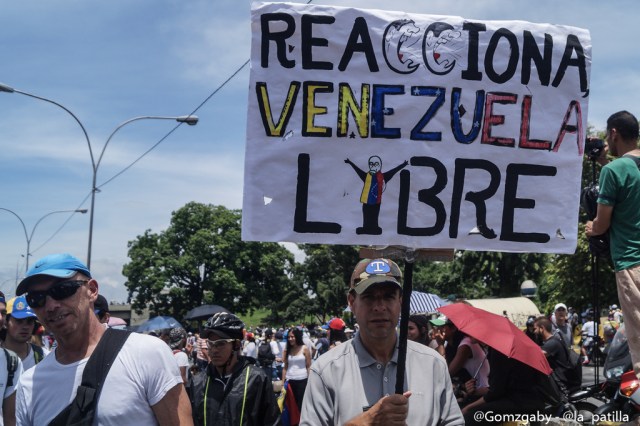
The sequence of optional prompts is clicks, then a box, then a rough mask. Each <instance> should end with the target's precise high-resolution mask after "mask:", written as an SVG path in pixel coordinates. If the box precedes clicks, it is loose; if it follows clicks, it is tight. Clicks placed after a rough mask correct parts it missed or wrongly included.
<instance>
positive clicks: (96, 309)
mask: <svg viewBox="0 0 640 426" xmlns="http://www.w3.org/2000/svg"><path fill="white" fill-rule="evenodd" d="M17 293H18V294H20V296H17V297H15V298H13V299H11V300H8V301H5V300H4V298H2V297H0V308H2V307H3V305H4V306H5V307H6V310H4V309H3V310H2V311H1V312H2V314H3V315H2V322H3V324H2V335H1V336H0V337H1V338H2V346H3V348H4V349H5V352H6V355H5V357H2V356H0V364H2V361H3V360H4V364H5V367H6V368H2V365H0V383H4V388H2V389H0V391H2V392H3V395H4V399H3V404H2V418H3V424H6V425H11V424H20V425H23V424H24V425H39V424H53V425H56V424H60V425H61V424H67V423H68V422H69V419H71V418H74V417H73V416H76V417H75V418H77V416H82V415H86V413H83V412H82V413H78V412H77V410H76V412H74V411H73V410H72V409H71V408H70V407H73V406H74V404H75V405H77V404H78V398H83V401H86V398H87V396H86V392H87V391H86V387H87V386H89V387H91V386H90V385H91V382H90V381H89V382H87V377H86V376H87V375H88V374H90V373H87V371H91V374H98V373H96V371H99V370H96V369H95V368H96V367H95V364H96V362H95V361H93V360H94V358H96V359H98V360H99V361H97V362H98V363H101V362H105V361H104V359H105V358H106V357H107V356H108V355H109V354H112V355H113V357H114V359H115V361H112V362H111V363H110V366H111V367H112V368H111V369H109V368H106V371H104V372H99V374H104V375H105V376H106V378H104V380H103V383H102V384H101V385H97V389H96V392H95V395H96V396H95V397H94V398H95V400H96V401H97V402H96V403H95V406H93V409H92V410H90V411H91V415H93V416H95V418H96V422H97V423H98V424H118V423H119V424H120V425H122V424H132V423H131V422H132V421H135V424H138V423H139V424H161V425H164V424H167V425H174V424H192V423H193V424H197V425H207V424H209V425H213V424H215V425H225V424H229V425H231V424H234V425H235V424H241V425H245V424H246V425H280V424H283V425H298V424H303V425H337V424H352V425H357V424H371V423H376V422H378V423H380V424H390V425H393V424H405V423H406V424H434V423H443V424H465V423H467V424H473V423H477V421H476V417H475V416H474V414H475V413H476V412H477V411H479V410H482V411H489V410H490V411H493V412H496V413H500V412H502V413H524V412H533V411H535V410H541V409H542V408H543V407H544V401H543V398H542V397H541V395H540V393H539V390H538V389H537V388H536V386H531V384H532V383H536V382H537V381H538V380H539V376H540V373H539V372H537V371H536V370H534V369H533V368H531V367H529V366H528V365H526V364H524V363H522V362H520V361H518V360H515V359H512V358H508V357H506V356H504V355H503V354H501V353H500V352H498V351H496V350H493V349H492V348H491V347H488V346H486V345H484V344H482V343H480V342H478V341H476V340H475V339H473V338H472V337H470V336H468V335H466V334H465V333H463V332H462V331H461V330H460V329H458V328H457V327H456V325H455V323H454V322H452V321H451V320H449V319H448V318H447V317H445V316H443V315H440V316H434V315H431V316H427V315H411V317H410V318H409V321H408V323H409V324H408V339H409V341H408V342H407V344H408V346H407V354H406V365H405V366H406V372H407V373H406V379H405V383H404V389H405V392H404V393H403V394H396V393H395V392H396V389H395V380H396V370H397V367H398V366H397V356H398V353H397V351H398V341H397V339H398V337H397V330H396V327H397V324H398V320H399V316H400V301H401V297H402V274H401V272H400V270H399V268H398V266H397V265H396V264H395V263H394V262H392V261H390V260H387V259H373V260H371V259H365V260H363V261H361V262H360V263H359V264H358V265H356V268H355V270H354V272H353V275H352V277H351V281H350V284H349V290H348V303H349V306H350V308H351V310H352V312H353V314H354V316H355V319H356V321H357V322H356V323H355V324H354V329H351V328H349V327H348V326H347V323H346V322H345V321H344V320H343V319H341V318H333V319H331V320H330V321H328V322H327V323H326V324H324V325H323V326H321V327H317V328H311V329H308V328H307V327H305V326H303V325H301V326H292V327H290V328H288V329H285V328H276V327H262V328H255V329H250V330H247V326H246V325H245V324H244V323H243V322H242V321H241V320H240V319H239V318H238V317H237V316H236V315H234V314H232V313H228V312H220V313H217V314H215V315H214V316H212V317H211V318H209V319H208V320H207V321H206V322H205V323H204V324H203V325H202V326H201V327H200V328H199V329H198V330H194V331H193V332H187V331H186V330H185V329H183V328H181V327H176V328H171V329H163V330H157V332H152V333H149V334H147V335H145V334H140V333H130V332H126V331H120V330H112V329H111V330H110V329H109V328H108V327H107V323H108V321H109V315H110V313H109V305H108V303H107V302H106V299H104V297H102V296H101V295H100V294H98V283H97V281H96V280H95V279H94V278H93V277H92V275H91V272H90V271H89V270H88V269H87V268H86V266H85V265H84V264H82V262H81V261H79V260H78V259H77V258H75V257H73V256H71V255H67V254H62V255H52V256H48V257H45V258H43V259H41V260H39V261H38V262H36V264H35V265H34V267H33V268H32V269H31V270H30V271H29V272H28V273H27V276H26V278H25V279H24V280H23V281H22V282H21V283H20V285H19V286H18V289H17ZM610 308H611V309H610V316H611V319H612V320H615V319H617V320H621V319H622V316H621V312H620V310H619V309H618V308H617V306H615V305H612V306H611V307H610ZM578 317H580V316H579V315H577V314H575V312H573V310H572V309H570V308H569V309H568V308H567V307H566V305H564V304H562V303H560V304H558V305H556V306H555V308H554V311H553V312H552V313H551V314H550V315H549V316H540V317H532V318H530V320H529V321H527V329H526V330H525V333H526V334H528V335H529V336H530V337H531V338H532V340H534V341H535V342H536V343H538V344H539V345H540V347H541V351H543V353H544V354H545V355H546V356H547V358H548V361H549V364H550V366H551V368H552V369H553V371H554V373H553V377H554V378H555V379H556V380H559V382H560V386H561V389H562V390H563V391H565V392H568V391H570V390H572V389H575V388H576V387H577V386H579V385H580V379H581V378H580V377H576V376H575V374H574V372H575V369H572V368H571V366H570V351H573V350H574V348H573V345H574V338H573V335H574V331H573V330H574V328H576V324H575V322H576V318H578ZM581 317H582V324H581V329H582V331H583V333H584V335H583V341H585V340H587V339H589V338H592V337H594V336H595V335H596V333H595V329H594V328H593V321H592V320H593V318H592V317H593V311H592V310H591V311H590V310H587V311H585V313H583V315H581ZM578 328H580V327H578ZM43 330H46V331H47V332H46V333H43ZM121 333H124V334H122V335H121ZM114 336H116V337H117V336H121V337H122V340H121V342H120V344H116V343H115V341H116V340H117V339H116V337H114ZM51 337H55V339H52V338H51ZM101 345H102V346H101ZM114 348H115V349H114ZM12 365H13V367H12ZM98 365H100V364H98ZM3 374H6V380H4V381H2V380H1V379H2V375H3ZM425 378H428V380H425ZM102 388H104V389H102ZM103 391H104V392H103ZM92 395H93V394H92ZM278 396H279V398H278ZM123 398H124V399H126V400H127V401H129V403H128V404H126V406H125V405H123V404H120V402H121V401H123V400H124V399H123ZM409 400H411V401H412V403H411V404H409V403H408V402H409ZM65 407H66V408H65ZM128 407H131V408H128ZM133 407H135V409H134V408H133Z"/></svg>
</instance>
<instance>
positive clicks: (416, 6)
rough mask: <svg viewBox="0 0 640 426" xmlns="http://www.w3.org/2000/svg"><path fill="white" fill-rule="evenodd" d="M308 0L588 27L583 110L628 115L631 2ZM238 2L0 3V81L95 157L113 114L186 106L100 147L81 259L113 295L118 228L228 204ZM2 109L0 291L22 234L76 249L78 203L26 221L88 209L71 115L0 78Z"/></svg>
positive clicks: (238, 132)
mask: <svg viewBox="0 0 640 426" xmlns="http://www.w3.org/2000/svg"><path fill="white" fill-rule="evenodd" d="M314 3H318V4H320V3H322V4H331V5H342V6H352V7H367V8H376V9H388V10H404V11H407V12H415V13H425V14H436V15H458V16H463V17H465V18H472V19H490V20H525V21H531V22H538V23H552V24H561V25H570V26H577V27H582V28H586V29H588V30H589V31H590V32H591V37H592V44H593V51H592V55H593V64H592V68H591V92H590V104H589V123H590V124H592V125H593V126H594V127H595V128H597V129H602V128H604V123H605V120H606V118H607V116H608V115H609V114H610V113H612V112H615V111H617V110H620V109H628V110H630V111H632V112H634V113H636V114H640V105H639V104H640V99H639V97H638V96H637V93H639V92H640V91H639V90H638V89H639V86H640V79H638V66H637V64H638V63H639V61H638V55H639V54H640V53H639V52H640V50H639V49H638V48H637V41H636V40H637V37H636V34H635V32H636V28H637V22H636V18H637V16H638V15H639V14H640V3H637V2H636V1H633V0H628V1H616V2H615V7H613V5H611V4H609V3H607V2H595V1H594V2H591V1H577V0H574V1H563V2H557V1H551V0H538V1H535V2H531V1H514V0H484V1H482V2H478V1H451V0H447V1H415V0H395V1H393V2H391V1H378V0H367V1H356V0H344V1H322V2H314ZM250 6H251V3H250V2H249V1H245V0H215V1H204V0H203V1H200V0H190V1H175V0H174V1H170V0H137V1H134V2H132V1H124V0H110V1H108V2H82V1H78V0H54V1H49V2H8V3H6V4H4V5H3V7H2V13H0V35H1V37H2V40H3V42H2V43H0V58H2V59H1V60H0V82H1V83H3V84H5V85H8V86H11V87H13V88H15V89H17V90H20V91H23V92H27V93H29V94H32V95H36V96H39V97H43V98H47V99H50V100H53V101H55V102H57V103H59V104H62V105H63V106H64V107H66V108H67V109H69V110H70V111H72V112H73V113H74V114H75V115H76V116H77V117H78V119H79V120H80V121H81V122H82V124H83V125H84V127H85V128H86V131H87V134H88V135H89V139H90V142H91V146H92V148H93V155H94V158H95V160H96V161H97V159H98V157H99V155H100V151H101V150H102V148H103V146H104V143H105V142H106V140H107V138H108V137H109V135H110V134H111V133H112V132H113V131H114V129H116V128H117V127H118V126H119V125H120V124H121V123H123V122H125V121H127V120H129V119H131V118H134V117H140V116H165V117H166V116H180V115H186V114H189V113H192V112H194V111H196V109H197V111H196V112H195V114H196V115H197V116H198V117H199V118H200V123H199V124H198V125H197V126H195V127H190V126H186V125H183V126H180V127H179V128H177V129H175V131H174V132H173V133H171V134H170V135H169V136H168V137H166V139H164V140H162V139H163V138H164V137H165V136H166V135H167V134H168V133H169V132H171V130H172V129H174V127H175V125H176V123H175V122H174V121H171V120H140V121H136V122H133V123H131V124H129V125H127V126H126V127H124V128H122V130H120V131H118V132H117V133H116V135H115V136H114V137H113V139H112V140H111V142H110V143H109V145H108V147H107V149H106V150H105V154H104V157H103V159H102V162H101V163H100V167H99V169H98V173H97V184H98V186H99V187H100V192H99V193H98V194H97V196H96V206H95V219H94V221H95V223H94V235H93V247H92V261H91V266H92V271H93V273H94V275H95V277H96V278H97V279H98V281H99V283H100V286H101V292H102V293H104V294H105V295H106V296H107V298H109V299H111V300H118V301H124V300H125V299H126V290H125V288H124V286H123V283H124V281H125V278H124V277H123V276H122V275H121V271H122V266H123V265H124V264H125V263H126V262H127V261H128V258H127V243H128V242H129V241H131V240H133V239H135V238H136V236H137V235H140V234H142V233H143V232H144V231H145V230H147V229H151V230H152V231H154V232H160V231H162V230H163V229H165V228H166V226H167V225H168V223H169V220H170V215H171V212H172V211H175V210H176V209H178V208H180V207H181V206H183V205H184V204H185V203H187V202H190V201H198V202H202V203H210V204H217V205H224V206H226V207H228V208H241V206H242V190H243V186H242V185H243V182H242V181H243V162H244V144H245V125H246V119H245V115H246V105H247V96H248V81H249V67H248V66H247V65H245V63H246V61H247V60H248V59H249V54H250V51H249V43H250V25H249V19H250ZM234 74H235V76H233V75H234ZM232 76H233V77H232ZM228 79H229V81H228V83H227V84H226V85H225V86H224V87H222V88H221V89H220V90H219V91H218V92H217V93H215V94H213V93H214V91H216V90H217V89H218V88H219V87H220V86H221V85H223V83H225V81H227V80H228ZM212 94H213V96H211V95H212ZM205 101H206V102H205ZM203 102H204V104H203ZM0 110H1V111H2V114H1V115H0V152H2V155H1V156H0V208H2V209H9V210H11V211H13V212H14V213H15V214H17V215H18V216H19V217H20V218H21V219H22V221H23V222H24V224H25V227H26V231H27V236H25V232H24V230H23V228H22V225H21V223H20V222H19V221H18V219H17V218H16V217H15V216H14V215H13V214H11V213H9V212H7V211H2V210H0V236H1V237H2V243H1V244H0V289H2V290H4V291H5V292H7V293H12V292H13V291H14V288H15V283H16V279H17V278H19V277H20V276H21V275H22V274H23V273H24V269H25V253H26V250H27V247H26V246H27V237H29V238H30V241H31V246H30V251H31V253H32V257H31V258H30V262H31V263H33V262H34V261H35V259H37V258H39V257H42V256H44V255H46V254H49V253H54V252H61V251H65V252H70V253H74V254H75V255H77V256H78V257H80V258H81V259H83V260H84V259H86V256H87V243H88V230H89V214H84V215H83V214H79V213H76V214H73V215H71V214H69V213H54V214H51V215H50V216H47V217H46V218H44V219H42V221H41V222H39V223H38V221H39V219H41V218H42V217H43V216H45V215H47V214H49V213H51V212H58V211H66V210H75V209H81V208H89V196H90V189H91V179H92V165H91V159H90V155H89V148H88V146H87V141H86V139H85V136H84V134H83V132H82V130H81V128H80V126H79V125H78V123H77V122H76V121H74V119H73V118H72V116H71V115H69V114H68V113H67V112H65V111H64V110H63V109H61V108H59V107H57V106H55V105H52V104H50V103H47V102H43V101H41V100H38V99H33V98H31V97H28V96H24V95H21V94H18V93H13V94H10V93H0ZM160 141H161V143H160V144H159V145H157V146H156V147H155V148H154V149H153V150H152V151H151V152H150V153H149V154H148V155H146V156H144V157H143V158H142V159H140V160H139V161H138V162H136V163H135V164H134V165H133V166H132V167H131V168H129V169H128V170H126V171H125V172H124V173H122V174H121V175H119V176H118V177H116V178H115V179H113V180H110V179H111V178H112V177H113V176H114V175H116V174H118V173H119V172H121V171H122V170H123V169H125V168H127V167H128V166H129V165H131V163H132V162H134V161H136V160H137V159H138V158H139V157H140V156H141V155H142V154H143V153H145V151H147V150H149V149H150V148H152V147H153V146H154V145H155V144H156V143H158V142H160ZM65 221H66V224H65ZM36 223H38V226H37V228H36V229H35V232H33V235H32V236H31V232H32V230H33V228H34V226H35V225H36ZM63 224H64V226H63V227H62V228H61V226H62V225H63ZM56 232H57V233H56Z"/></svg>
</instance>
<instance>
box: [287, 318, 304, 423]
mask: <svg viewBox="0 0 640 426" xmlns="http://www.w3.org/2000/svg"><path fill="white" fill-rule="evenodd" d="M283 360H284V368H283V370H282V376H283V377H284V378H285V380H287V381H288V384H289V388H290V389H291V392H292V393H293V396H294V399H295V403H296V405H297V406H298V411H300V410H301V409H302V398H303V397H304V390H305V388H306V387H307V378H308V377H309V368H311V351H310V350H309V348H307V346H306V345H305V344H304V342H303V341H302V330H300V329H299V328H292V329H290V330H289V333H288V335H287V347H286V348H285V349H284V354H283Z"/></svg>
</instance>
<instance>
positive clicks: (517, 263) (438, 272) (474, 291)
mask: <svg viewBox="0 0 640 426" xmlns="http://www.w3.org/2000/svg"><path fill="white" fill-rule="evenodd" d="M546 260H547V256H546V255H544V254H539V253H502V252H490V251H456V252H455V254H454V259H453V261H451V262H431V263H426V262H417V263H416V266H415V272H414V280H413V284H414V288H415V289H416V290H418V291H426V292H429V293H435V294H438V295H440V296H442V297H446V296H448V295H455V296H456V297H459V298H466V299H480V298H483V297H514V296H519V295H520V285H521V284H522V282H523V281H524V280H527V279H529V280H533V281H537V280H539V279H540V277H541V276H542V273H543V271H544V266H545V263H546Z"/></svg>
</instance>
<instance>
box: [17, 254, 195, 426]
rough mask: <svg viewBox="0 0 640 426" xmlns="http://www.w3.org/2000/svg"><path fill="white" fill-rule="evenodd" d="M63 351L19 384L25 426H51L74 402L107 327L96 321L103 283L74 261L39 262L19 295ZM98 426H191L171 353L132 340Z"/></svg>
mask: <svg viewBox="0 0 640 426" xmlns="http://www.w3.org/2000/svg"><path fill="white" fill-rule="evenodd" d="M16 293H17V294H18V295H21V294H23V293H26V301H27V302H28V304H29V306H30V307H31V309H33V311H34V312H35V314H36V315H37V317H38V320H39V321H40V322H41V323H42V325H44V326H45V328H47V329H48V330H49V331H51V332H52V333H53V334H54V335H55V337H56V341H57V342H58V346H57V347H56V348H55V349H54V350H53V351H52V353H51V354H50V355H49V356H47V357H46V358H45V359H44V360H43V361H42V362H40V363H39V364H37V365H36V366H35V367H34V368H31V369H30V370H28V371H27V372H25V374H24V375H23V376H22V377H21V380H20V386H19V391H18V393H17V396H16V418H17V422H18V424H20V425H46V424H49V423H50V422H51V421H52V420H53V419H54V418H55V417H56V416H57V415H58V414H59V413H60V412H61V411H63V410H64V409H65V407H66V406H67V405H69V403H70V402H72V401H73V400H74V398H75V397H76V393H77V389H78V386H79V385H80V382H81V380H82V374H83V372H84V369H85V367H86V365H87V361H88V359H89V357H90V356H91V354H92V353H93V352H94V350H95V349H96V346H97V345H98V344H99V343H100V340H101V339H102V337H103V335H104V334H105V331H106V329H107V328H106V327H105V325H104V324H101V323H100V322H99V320H98V318H97V317H96V315H95V313H94V304H95V301H96V299H97V296H98V282H97V281H96V280H95V279H93V277H92V276H91V272H90V271H89V270H88V269H87V267H86V266H85V265H84V264H83V263H82V262H80V261H79V260H78V259H76V258H75V257H73V256H71V255H69V254H55V255H51V256H47V257H45V258H43V259H40V260H39V261H37V262H36V263H35V264H34V265H33V267H32V268H31V269H30V270H29V271H28V272H27V274H26V277H25V278H24V279H23V280H22V281H21V282H20V284H19V285H18V288H17V290H16ZM94 424H101V425H107V424H109V425H129V424H140V425H154V424H160V425H179V424H180V425H182V424H187V425H190V424H191V407H190V404H189V400H188V397H187V394H186V392H185V390H184V386H183V384H182V377H181V375H180V371H179V370H178V365H177V364H176V362H175V360H174V358H173V355H172V353H171V350H170V349H169V348H168V346H167V345H165V344H164V343H163V342H162V341H161V340H159V339H156V338H154V337H150V336H146V335H143V334H138V333H132V334H130V335H129V336H128V338H127V340H126V341H125V342H124V345H123V346H122V348H121V349H120V350H119V352H118V353H117V356H116V358H115V361H114V362H113V363H112V366H111V368H110V370H109V372H108V374H107V376H106V379H105V380H104V383H103V386H102V390H101V393H100V395H99V399H98V403H97V407H96V415H95V418H94Z"/></svg>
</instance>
